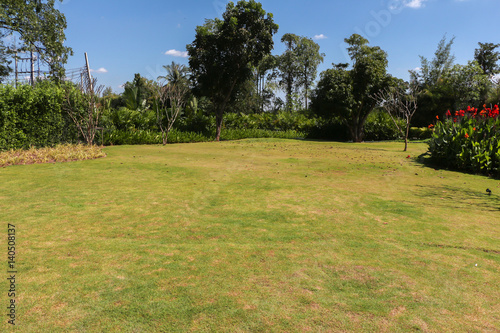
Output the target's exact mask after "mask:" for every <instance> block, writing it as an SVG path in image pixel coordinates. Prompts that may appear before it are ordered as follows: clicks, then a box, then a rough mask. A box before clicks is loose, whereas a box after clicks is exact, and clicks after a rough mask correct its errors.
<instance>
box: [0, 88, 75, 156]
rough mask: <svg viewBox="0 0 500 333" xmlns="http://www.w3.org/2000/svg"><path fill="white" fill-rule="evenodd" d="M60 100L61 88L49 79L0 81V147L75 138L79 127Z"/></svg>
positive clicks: (39, 143) (46, 144)
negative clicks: (14, 82) (21, 82)
mask: <svg viewBox="0 0 500 333" xmlns="http://www.w3.org/2000/svg"><path fill="white" fill-rule="evenodd" d="M63 101H64V90H63V89H62V87H61V86H59V85H56V84H55V83H53V82H50V81H42V82H39V83H37V85H36V86H35V87H31V86H29V85H22V86H19V87H17V88H14V87H12V86H10V85H0V150H7V149H17V148H29V147H45V146H55V145H56V144H58V143H61V142H76V141H77V140H78V138H79V135H78V131H77V129H76V126H75V125H74V123H73V121H72V120H71V118H70V117H69V116H68V114H67V113H66V112H65V111H64V110H63V107H62V105H63Z"/></svg>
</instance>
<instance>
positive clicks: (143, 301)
mask: <svg viewBox="0 0 500 333" xmlns="http://www.w3.org/2000/svg"><path fill="white" fill-rule="evenodd" d="M426 149H427V146H426V145H425V144H410V146H409V152H406V153H404V152H402V145H401V143H392V142H384V143H365V144H347V143H330V142H310V141H300V140H280V139H255V140H242V141H226V142H220V143H214V142H210V143H198V144H176V145H167V146H165V147H163V146H119V147H118V146H117V147H108V148H104V152H105V153H106V154H107V158H105V159H96V160H91V161H78V162H74V163H56V164H38V165H24V166H22V165H18V166H12V167H8V168H2V169H0V184H1V185H0V219H1V220H2V221H3V222H4V223H5V224H7V223H9V222H10V223H14V224H15V225H16V233H17V234H18V240H17V242H18V243H17V251H18V254H17V256H18V260H19V267H18V269H19V272H18V274H17V277H18V288H19V294H18V295H19V296H18V299H17V301H18V304H19V307H18V327H17V328H18V330H19V331H22V332H307V331H311V332H412V331H424V332H496V331H499V330H500V324H499V323H500V304H499V302H498V299H500V280H499V279H498V272H499V271H500V246H499V244H500V239H499V238H500V237H499V235H500V218H499V212H500V199H499V196H498V194H499V193H500V184H499V182H498V181H497V180H492V179H489V178H486V177H480V176H474V175H466V174H461V173H456V172H449V171H444V170H435V169H433V168H428V167H425V166H424V165H423V164H421V163H420V162H419V156H420V155H421V154H423V153H424V152H425V151H426ZM409 154H410V155H411V156H410V157H409V158H408V155H409ZM486 188H489V189H491V190H492V192H493V194H492V195H490V196H489V195H487V194H486V192H485V189H486ZM5 238H6V237H0V247H3V248H5V247H6V246H4V245H5ZM1 300H2V304H5V302H7V298H6V293H2V298H1ZM2 325H4V326H3V327H7V324H6V320H5V323H2Z"/></svg>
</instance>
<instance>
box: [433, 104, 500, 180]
mask: <svg viewBox="0 0 500 333" xmlns="http://www.w3.org/2000/svg"><path fill="white" fill-rule="evenodd" d="M436 118H437V119H436V120H437V121H436V124H435V125H429V128H433V130H434V133H433V135H432V139H431V141H430V143H429V150H430V153H431V156H432V158H433V160H434V161H435V162H436V163H437V164H439V165H441V166H443V167H447V168H452V169H457V170H463V171H467V172H474V173H483V174H486V175H490V176H494V177H500V117H499V107H498V105H495V106H493V107H490V108H488V107H486V105H484V106H483V109H482V110H479V109H477V108H471V107H470V106H469V107H468V108H467V109H466V110H459V111H456V112H454V113H452V112H450V111H449V110H448V112H447V113H446V117H445V119H442V120H441V119H439V117H436Z"/></svg>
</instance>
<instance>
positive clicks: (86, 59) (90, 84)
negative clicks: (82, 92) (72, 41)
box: [85, 52, 94, 91]
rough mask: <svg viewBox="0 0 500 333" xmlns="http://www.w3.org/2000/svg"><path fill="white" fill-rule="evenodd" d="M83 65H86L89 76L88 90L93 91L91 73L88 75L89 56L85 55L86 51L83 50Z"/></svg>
mask: <svg viewBox="0 0 500 333" xmlns="http://www.w3.org/2000/svg"><path fill="white" fill-rule="evenodd" d="M85 65H86V66H87V76H88V78H89V87H90V91H94V87H93V86H92V75H90V66H89V57H88V56H87V52H85Z"/></svg>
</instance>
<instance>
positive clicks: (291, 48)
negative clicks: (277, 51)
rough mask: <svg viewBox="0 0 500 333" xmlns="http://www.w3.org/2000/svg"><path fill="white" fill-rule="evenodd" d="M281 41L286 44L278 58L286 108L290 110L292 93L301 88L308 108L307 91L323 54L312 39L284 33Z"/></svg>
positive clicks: (297, 91)
mask: <svg viewBox="0 0 500 333" xmlns="http://www.w3.org/2000/svg"><path fill="white" fill-rule="evenodd" d="M281 42H283V43H284V44H285V45H286V50H285V52H284V53H283V54H282V55H280V56H279V57H278V58H277V59H278V69H279V73H278V75H279V77H280V79H281V80H280V85H281V87H282V88H284V89H285V93H286V106H285V107H286V109H287V111H291V110H292V105H293V95H294V94H295V93H300V91H301V89H303V93H304V100H305V107H306V109H307V108H308V99H309V91H310V89H311V86H312V84H313V83H314V80H315V79H316V76H317V74H318V72H317V69H318V65H319V64H320V63H321V62H323V57H324V54H321V53H320V52H319V45H318V44H317V43H315V42H314V41H313V40H312V39H310V38H307V37H301V36H297V35H295V34H290V33H288V34H284V35H283V37H282V38H281Z"/></svg>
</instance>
